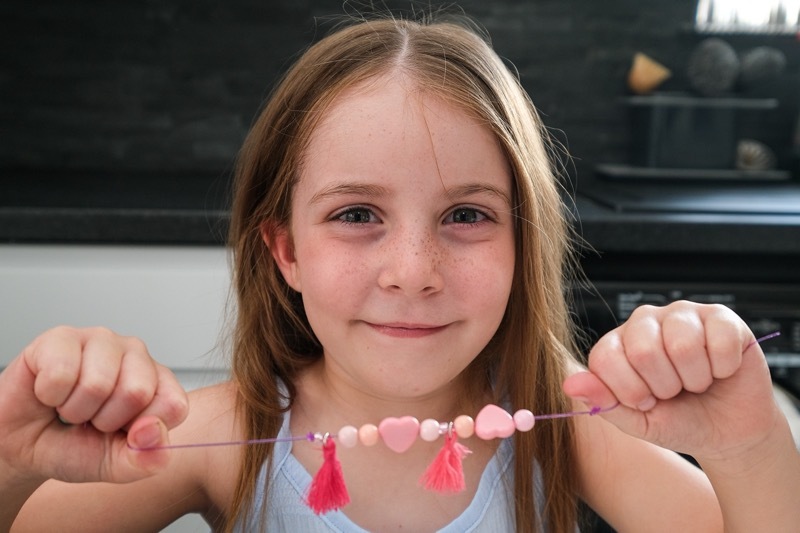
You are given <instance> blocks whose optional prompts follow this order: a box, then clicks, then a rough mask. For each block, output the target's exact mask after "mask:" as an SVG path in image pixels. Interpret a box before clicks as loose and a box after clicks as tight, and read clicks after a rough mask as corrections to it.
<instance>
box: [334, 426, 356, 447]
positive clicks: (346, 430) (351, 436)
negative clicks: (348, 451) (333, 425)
mask: <svg viewBox="0 0 800 533" xmlns="http://www.w3.org/2000/svg"><path fill="white" fill-rule="evenodd" d="M336 437H337V439H338V441H339V443H340V444H341V445H342V446H344V447H345V448H352V447H354V446H355V445H356V444H358V429H356V428H355V427H354V426H344V427H343V428H342V429H340V430H339V433H337V434H336Z"/></svg>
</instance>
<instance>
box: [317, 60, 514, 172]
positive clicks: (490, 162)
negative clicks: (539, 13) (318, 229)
mask: <svg viewBox="0 0 800 533" xmlns="http://www.w3.org/2000/svg"><path fill="white" fill-rule="evenodd" d="M381 162H382V163H383V164H385V165H399V166H404V167H416V169H417V170H419V167H420V166H421V165H425V163H434V164H435V165H436V168H437V171H438V173H439V174H440V177H442V176H447V175H448V173H452V174H461V175H463V174H465V173H467V174H471V175H481V174H498V173H502V174H508V172H509V170H508V169H509V165H508V160H507V158H506V156H505V151H504V150H503V148H502V147H501V145H500V142H499V140H498V139H497V136H496V135H495V134H494V133H493V131H492V129H491V128H490V127H489V125H488V124H486V123H485V122H484V121H481V120H480V119H478V118H477V117H476V113H474V112H469V111H467V110H466V108H465V107H464V106H460V105H456V104H454V103H453V102H452V101H451V100H449V99H445V98H443V97H442V96H440V95H438V94H434V93H433V92H432V91H431V90H429V89H428V88H424V87H421V86H420V84H419V83H417V82H416V81H414V80H413V79H411V78H410V77H408V76H406V75H403V74H398V73H394V74H390V75H385V76H380V77H376V78H371V79H369V80H367V81H365V82H361V83H359V84H357V85H354V86H352V87H349V88H347V89H346V90H344V91H343V92H342V93H340V94H339V95H337V96H336V97H335V98H334V99H333V100H332V102H331V103H330V105H329V106H328V107H327V109H325V110H324V111H323V112H322V114H321V116H320V120H319V121H318V124H317V125H316V127H315V129H314V131H313V132H312V133H311V136H310V139H309V143H308V145H307V151H306V154H305V157H304V165H303V166H304V172H303V174H306V173H307V172H305V171H314V170H319V169H320V167H327V168H333V167H341V166H342V165H344V164H346V163H349V164H351V166H352V167H353V169H354V170H355V169H357V168H359V167H362V166H365V165H370V164H374V163H381Z"/></svg>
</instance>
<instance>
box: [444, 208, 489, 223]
mask: <svg viewBox="0 0 800 533" xmlns="http://www.w3.org/2000/svg"><path fill="white" fill-rule="evenodd" d="M487 218H488V217H487V216H486V215H485V214H484V213H482V212H481V211H479V210H477V209H473V208H471V207H459V208H457V209H453V211H451V212H450V214H449V215H447V217H446V218H445V220H444V222H445V224H476V223H478V222H482V221H484V220H486V219H487Z"/></svg>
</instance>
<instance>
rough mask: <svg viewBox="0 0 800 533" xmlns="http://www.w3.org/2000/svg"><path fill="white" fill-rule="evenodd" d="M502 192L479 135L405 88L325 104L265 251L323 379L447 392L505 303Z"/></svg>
mask: <svg viewBox="0 0 800 533" xmlns="http://www.w3.org/2000/svg"><path fill="white" fill-rule="evenodd" d="M511 189H512V178H511V170H510V168H509V165H508V162H507V160H506V157H505V155H504V153H503V150H502V149H501V147H500V145H499V143H498V141H497V140H496V139H495V137H494V136H493V134H492V133H491V131H490V130H489V128H488V127H486V126H484V125H482V124H480V123H479V122H478V121H477V120H475V119H473V118H470V117H469V116H468V115H467V114H466V113H464V112H463V111H461V110H459V109H458V108H456V107H453V106H452V105H450V104H448V103H446V102H445V101H443V100H441V99H438V98H436V97H434V96H430V95H426V94H425V93H424V92H422V91H420V90H419V89H418V87H417V86H416V85H415V84H414V83H412V82H410V81H409V80H408V79H407V78H403V77H402V76H387V77H383V78H379V79H378V80H372V82H370V83H369V84H365V85H361V86H358V87H355V88H353V89H351V90H348V91H347V92H345V93H344V94H343V95H342V96H340V97H339V98H337V100H336V101H335V102H334V103H333V106H332V107H331V108H330V109H329V110H327V111H326V113H325V115H324V117H323V120H322V122H321V124H320V125H319V126H318V127H317V129H316V131H315V132H314V133H313V135H312V137H311V140H310V144H309V146H308V152H307V154H306V159H305V162H304V166H303V168H302V172H301V175H300V179H299V182H298V184H297V187H296V189H295V191H294V196H293V199H292V219H291V231H290V233H289V234H286V233H282V234H279V236H278V237H277V238H275V239H273V240H272V243H271V249H272V253H273V255H274V256H275V258H276V260H277V261H278V264H279V266H280V268H281V271H282V273H283V275H284V277H285V278H286V280H287V282H288V283H289V285H290V286H291V287H293V288H294V289H295V290H297V291H299V292H301V293H302V297H303V303H304V306H305V309H306V314H307V316H308V320H309V322H310V324H311V326H312V327H313V328H314V331H315V333H316V334H317V336H318V338H319V340H320V342H321V343H322V346H323V347H324V358H323V365H324V369H325V375H326V376H327V377H329V378H330V379H335V380H337V381H336V383H339V384H345V385H347V386H350V387H354V388H355V389H357V390H359V391H361V392H365V393H368V394H370V395H373V396H375V397H379V398H385V399H411V398H421V397H425V396H428V395H432V394H435V393H437V392H442V391H444V390H447V388H448V387H451V386H453V384H454V383H455V381H454V380H455V378H456V377H457V376H458V375H459V374H460V373H461V371H462V370H464V369H465V368H466V367H467V365H469V363H470V362H471V361H472V360H473V359H474V358H475V357H476V356H477V354H478V353H479V352H480V351H481V350H482V349H483V348H484V346H485V345H486V344H487V343H488V342H489V340H490V339H491V337H492V336H493V335H494V333H495V331H496V330H497V327H498V326H499V324H500V321H501V319H502V317H503V314H504V312H505V308H506V304H507V302H508V297H509V292H510V290H511V280H512V277H513V270H514V229H513V223H512V215H511V197H512V190H511Z"/></svg>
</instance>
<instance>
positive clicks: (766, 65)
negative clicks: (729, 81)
mask: <svg viewBox="0 0 800 533" xmlns="http://www.w3.org/2000/svg"><path fill="white" fill-rule="evenodd" d="M785 68H786V56H785V55H784V53H783V52H781V51H780V50H778V49H777V48H773V47H771V46H757V47H755V48H753V49H751V50H748V51H747V52H745V53H744V54H742V59H741V75H740V79H741V81H742V83H743V84H745V85H747V84H751V83H753V82H757V81H759V80H763V79H768V78H772V77H774V76H777V75H778V74H780V73H781V72H783V71H784V69H785Z"/></svg>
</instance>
